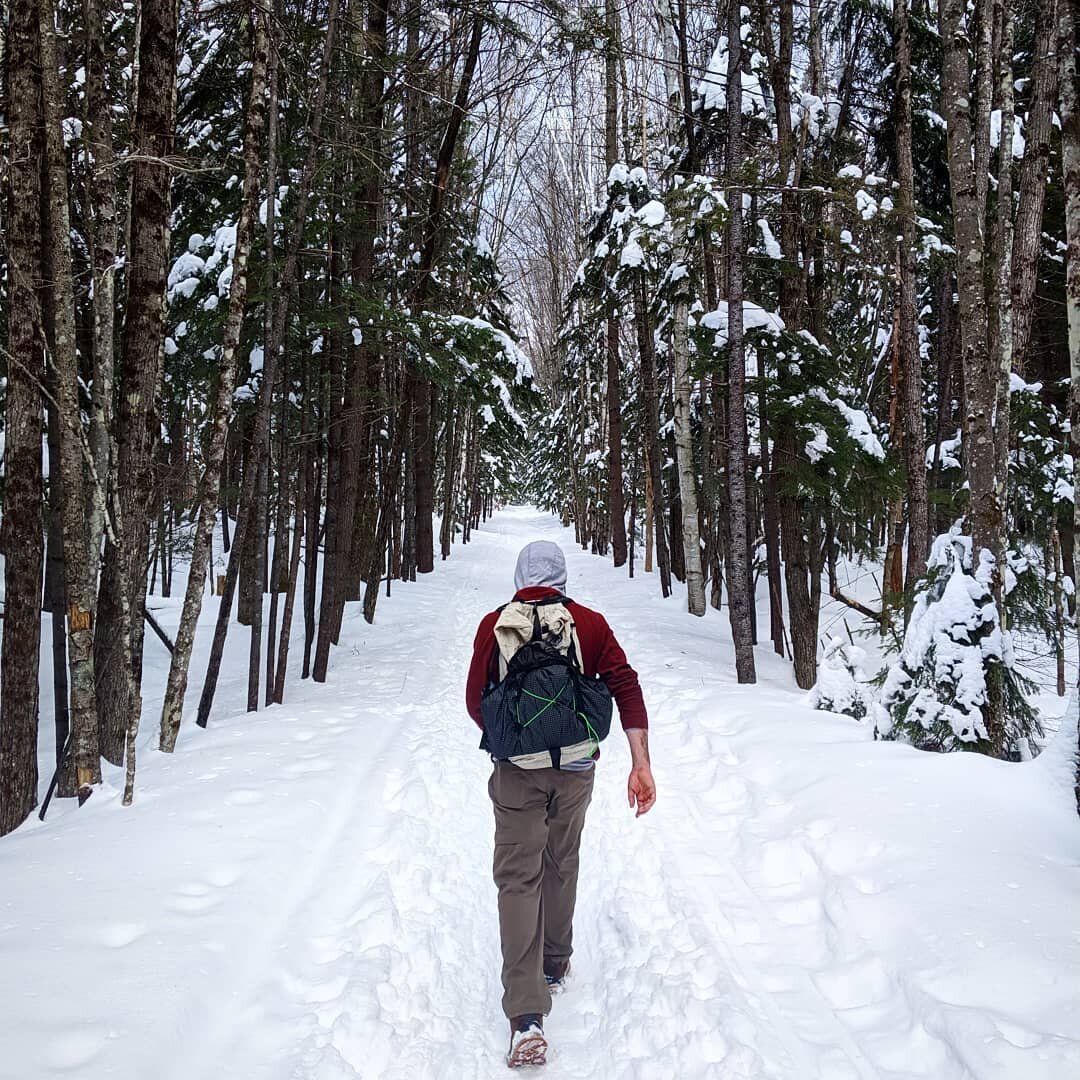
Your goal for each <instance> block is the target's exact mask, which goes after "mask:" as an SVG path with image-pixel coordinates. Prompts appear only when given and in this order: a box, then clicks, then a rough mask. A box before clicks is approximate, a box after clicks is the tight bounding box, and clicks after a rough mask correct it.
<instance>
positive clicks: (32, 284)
mask: <svg viewBox="0 0 1080 1080" xmlns="http://www.w3.org/2000/svg"><path fill="white" fill-rule="evenodd" d="M34 9H35V3H34V2H33V0H11V2H10V4H9V6H8V26H7V41H6V49H5V57H4V59H5V60H6V62H7V65H6V66H7V71H6V73H5V74H6V87H7V95H6V101H5V107H4V112H5V114H6V116H5V119H6V120H7V123H8V138H9V140H10V143H9V154H10V157H9V160H8V182H7V192H6V194H7V216H6V220H5V223H4V224H5V232H6V236H5V247H6V252H5V254H6V255H7V265H8V282H7V303H6V305H5V306H6V308H7V316H8V318H7V350H8V362H7V389H6V395H5V424H4V516H3V521H2V523H0V546H2V548H3V552H4V633H3V646H2V652H0V836H3V835H4V834H6V833H9V832H11V830H12V829H14V828H16V827H17V826H19V825H20V824H21V823H22V822H23V821H24V820H25V819H26V818H27V816H28V815H29V814H30V812H31V811H32V810H33V809H34V807H35V806H36V805H37V781H38V765H37V736H38V698H39V691H38V666H39V663H40V650H41V614H40V612H41V569H42V556H43V547H44V545H43V542H42V532H41V497H42V491H41V484H42V477H41V378H42V375H43V367H42V354H41V331H42V327H41V311H40V307H39V305H38V298H37V286H38V282H39V280H40V276H41V258H42V252H41V205H42V200H41V141H40V134H39V133H40V129H41V96H40V95H41V87H40V83H39V80H38V78H37V75H36V73H37V72H38V71H39V70H40V60H39V57H38V49H37V27H36V20H35V11H34Z"/></svg>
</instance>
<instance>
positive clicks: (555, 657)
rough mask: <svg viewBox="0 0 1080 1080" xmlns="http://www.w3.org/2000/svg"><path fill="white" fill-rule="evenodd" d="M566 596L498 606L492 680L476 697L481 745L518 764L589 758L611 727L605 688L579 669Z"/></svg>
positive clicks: (551, 765) (554, 763) (556, 763)
mask: <svg viewBox="0 0 1080 1080" xmlns="http://www.w3.org/2000/svg"><path fill="white" fill-rule="evenodd" d="M570 602H571V601H570V600H569V599H568V598H567V597H565V596H552V597H548V598H546V599H544V600H537V601H528V602H526V601H521V600H515V601H513V602H511V603H509V604H505V605H503V607H501V608H500V609H499V618H498V621H497V622H496V623H495V640H496V642H497V643H498V651H499V674H500V678H499V680H498V681H497V682H492V683H489V685H488V686H487V688H486V689H485V690H484V693H483V696H482V697H481V699H480V711H481V713H482V715H483V719H484V737H483V738H482V739H481V741H480V749H481V750H486V751H487V752H488V753H490V754H491V756H492V757H493V758H495V759H496V760H497V761H510V762H512V763H513V764H515V765H517V766H519V767H521V768H524V769H542V768H556V769H558V768H559V767H560V764H561V762H562V761H578V760H580V759H581V758H584V757H591V756H592V755H593V754H594V753H595V752H596V749H597V747H598V746H599V744H600V742H601V741H602V740H603V739H605V738H606V737H607V734H608V732H609V731H610V730H611V706H612V702H611V692H610V691H609V690H608V688H607V686H605V685H604V682H603V681H602V680H601V679H598V678H588V677H587V676H585V675H584V674H582V671H581V666H580V661H579V659H578V657H579V655H580V651H581V649H580V643H579V642H578V640H577V631H576V628H575V626H574V617H573V615H571V614H570V612H569V610H568V609H567V607H566V605H567V604H568V603H570Z"/></svg>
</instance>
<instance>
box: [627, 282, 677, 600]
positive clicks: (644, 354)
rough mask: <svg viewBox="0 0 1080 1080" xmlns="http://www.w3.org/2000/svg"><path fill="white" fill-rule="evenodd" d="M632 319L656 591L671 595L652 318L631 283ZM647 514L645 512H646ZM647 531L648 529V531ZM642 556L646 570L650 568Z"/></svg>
mask: <svg viewBox="0 0 1080 1080" xmlns="http://www.w3.org/2000/svg"><path fill="white" fill-rule="evenodd" d="M634 308H635V312H634V323H635V326H636V327H637V340H638V356H639V362H640V364H641V387H642V396H643V397H644V399H645V460H646V468H647V469H648V474H649V484H648V489H649V492H648V494H649V498H650V502H649V506H648V508H647V510H651V511H652V518H653V522H654V525H655V530H656V565H657V569H658V571H659V573H660V592H661V594H662V595H663V596H670V595H671V556H670V553H669V550H668V542H667V530H666V529H665V527H664V481H663V478H662V475H661V474H662V468H663V449H662V447H661V445H660V385H659V381H658V378H659V377H658V376H657V373H656V352H655V350H654V349H653V331H652V319H651V318H650V315H649V308H648V304H647V303H646V300H645V286H644V285H643V284H642V283H640V282H639V283H637V284H636V285H635V287H634ZM647 516H648V514H647ZM649 535H651V533H649ZM648 562H649V560H648V556H646V564H647V565H646V570H649V569H651V566H649V565H648Z"/></svg>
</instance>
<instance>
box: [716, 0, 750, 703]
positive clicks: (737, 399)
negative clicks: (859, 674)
mask: <svg viewBox="0 0 1080 1080" xmlns="http://www.w3.org/2000/svg"><path fill="white" fill-rule="evenodd" d="M727 129H728V146H727V164H728V183H729V185H730V189H729V190H730V194H729V196H728V205H729V206H730V207H731V212H730V214H729V215H728V223H727V278H728V282H727V286H728V395H727V407H728V415H727V436H728V455H727V459H728V476H727V482H728V508H729V511H730V512H729V513H728V514H727V515H726V520H727V526H728V533H727V586H728V615H729V617H730V619H731V638H732V641H733V642H734V643H735V672H736V676H737V678H738V680H739V682H740V683H753V682H757V675H756V673H755V670H754V632H753V623H752V619H751V615H750V549H749V545H748V543H747V538H746V531H747V524H746V353H745V349H744V346H743V227H742V223H743V212H742V186H741V184H738V183H737V170H738V169H739V168H740V167H741V166H742V153H743V149H742V7H741V5H740V4H737V3H733V4H730V5H729V16H728V70H727ZM717 533H719V530H717Z"/></svg>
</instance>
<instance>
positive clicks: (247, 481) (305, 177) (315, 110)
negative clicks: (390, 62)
mask: <svg viewBox="0 0 1080 1080" xmlns="http://www.w3.org/2000/svg"><path fill="white" fill-rule="evenodd" d="M337 22H338V0H330V4H329V8H328V10H327V31H326V38H325V39H324V41H323V52H322V58H321V61H320V67H319V84H318V87H317V89H316V91H315V101H314V104H313V107H312V111H311V115H310V117H309V120H308V138H309V140H310V141H309V143H308V151H307V155H306V157H305V159H304V167H303V170H302V171H301V174H300V181H299V184H298V185H297V191H298V195H297V200H296V205H295V207H294V212H293V220H292V223H291V226H290V230H289V238H288V242H287V244H286V248H285V259H284V262H283V266H282V272H281V279H280V287H279V289H278V304H277V308H276V310H275V313H274V319H275V326H274V340H275V341H284V339H285V325H286V320H287V318H288V311H289V305H288V298H289V297H290V296H291V295H292V292H293V287H294V285H295V283H296V275H297V265H298V262H299V258H300V248H301V246H302V245H303V240H304V227H305V225H306V224H307V209H308V203H309V200H310V197H311V188H312V180H313V178H314V175H315V166H316V163H317V161H318V157H319V153H320V150H321V139H322V124H323V111H324V108H325V105H326V98H327V93H328V91H329V85H330V66H331V63H330V62H331V58H332V56H333V51H334V40H335V34H336V30H337ZM277 365H278V357H277V356H276V355H274V354H270V355H268V356H266V357H265V358H264V361H263V379H262V385H261V386H260V388H259V400H258V403H257V407H256V414H255V416H256V419H255V431H254V434H253V437H252V446H253V447H254V448H258V447H263V446H265V445H266V439H267V433H268V431H269V424H270V396H271V388H272V387H273V385H274V380H275V378H276V372H277ZM259 457H260V458H261V454H260V455H259ZM261 468H262V460H253V461H252V462H251V463H250V468H249V469H247V470H246V471H245V474H244V490H243V491H242V493H241V496H240V509H239V515H238V517H237V520H236V532H235V534H234V536H233V547H232V551H231V552H230V553H229V565H228V568H227V569H226V573H225V592H224V594H223V595H222V597H221V606H220V608H219V609H218V618H217V624H216V625H215V627H214V641H213V644H212V645H211V647H210V659H209V662H208V663H207V669H206V681H205V682H204V683H203V691H202V695H201V696H200V698H199V713H198V717H197V720H196V723H198V725H199V726H200V727H206V724H207V723H208V721H209V718H210V710H211V708H213V704H214V694H215V692H216V690H217V680H218V676H219V674H220V673H221V660H222V656H223V654H224V650H225V638H226V636H227V635H228V631H229V615H230V613H231V611H232V601H233V593H234V591H235V589H236V578H237V575H238V572H239V564H240V553H241V552H242V551H243V549H244V544H245V542H246V537H247V534H248V531H249V529H251V528H252V519H251V515H252V514H254V513H258V512H259V509H258V500H257V498H256V494H257V492H256V488H257V481H258V477H259V472H260V470H261Z"/></svg>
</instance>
